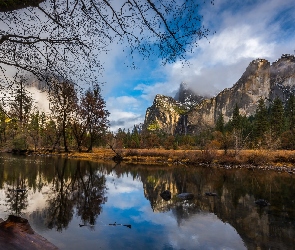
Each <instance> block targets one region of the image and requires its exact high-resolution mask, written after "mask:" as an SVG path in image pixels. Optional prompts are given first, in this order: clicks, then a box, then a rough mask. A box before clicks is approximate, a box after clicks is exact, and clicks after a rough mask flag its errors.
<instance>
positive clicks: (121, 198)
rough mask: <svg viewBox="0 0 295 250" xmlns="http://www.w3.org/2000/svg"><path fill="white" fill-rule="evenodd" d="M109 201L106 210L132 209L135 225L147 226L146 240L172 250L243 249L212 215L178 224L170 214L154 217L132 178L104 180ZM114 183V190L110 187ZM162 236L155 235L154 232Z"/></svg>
mask: <svg viewBox="0 0 295 250" xmlns="http://www.w3.org/2000/svg"><path fill="white" fill-rule="evenodd" d="M107 180H108V184H107V185H108V187H109V190H108V193H109V196H110V197H109V199H108V202H107V204H106V205H107V206H112V207H114V208H116V209H122V210H124V209H130V208H136V209H137V211H139V213H137V214H130V219H132V220H133V221H134V224H135V225H143V224H146V223H148V225H149V226H148V227H147V228H146V232H145V233H146V237H150V238H151V239H152V240H153V241H157V242H158V243H159V244H160V245H161V244H164V245H165V247H169V248H172V249H182V248H185V249H246V247H245V246H244V243H243V240H242V239H241V237H240V236H239V235H238V233H237V232H236V230H235V229H234V228H233V227H232V226H231V225H230V224H227V223H223V222H222V221H221V220H220V219H219V218H218V217H217V216H216V215H215V214H211V213H197V214H193V215H191V216H190V217H189V218H187V219H183V220H181V222H180V224H179V225H178V222H177V218H176V217H175V214H173V212H172V211H169V212H166V213H154V212H153V210H152V208H151V206H150V203H149V202H148V201H147V200H146V199H145V198H144V197H143V192H144V191H143V186H142V183H141V182H140V181H138V180H133V178H132V176H129V177H127V176H124V177H122V178H120V179H116V178H114V177H113V176H107ZM113 182H115V183H116V188H115V186H114V185H113ZM158 227H159V228H161V229H160V231H161V232H163V233H161V235H158V234H157V232H156V228H158ZM160 242H161V243H160Z"/></svg>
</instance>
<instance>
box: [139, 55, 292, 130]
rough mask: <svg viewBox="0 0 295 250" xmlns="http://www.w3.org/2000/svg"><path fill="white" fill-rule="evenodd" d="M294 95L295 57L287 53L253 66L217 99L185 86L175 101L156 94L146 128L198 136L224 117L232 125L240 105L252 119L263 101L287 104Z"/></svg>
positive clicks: (260, 60) (242, 113)
mask: <svg viewBox="0 0 295 250" xmlns="http://www.w3.org/2000/svg"><path fill="white" fill-rule="evenodd" d="M294 93H295V57H294V55H291V54H283V55H282V56H281V58H279V59H278V60H276V61H275V62H273V63H272V64H270V62H269V61H268V60H266V59H260V58H258V59H255V60H253V61H251V62H250V63H249V65H248V67H247V68H246V70H245V72H244V73H243V74H242V76H241V77H240V79H239V80H238V81H237V82H236V83H235V84H234V85H233V86H232V87H231V88H225V89H223V90H222V91H220V92H219V93H218V94H217V95H216V96H214V97H211V98H207V97H204V96H200V95H198V94H196V93H194V92H193V91H192V90H191V89H189V88H188V87H187V86H186V85H185V84H184V83H181V84H180V88H179V94H178V96H175V97H174V98H172V97H167V96H164V95H156V97H155V99H154V102H153V105H152V106H151V107H149V108H148V109H147V111H146V115H145V121H144V124H143V128H145V129H150V128H153V129H160V130H162V131H163V132H166V133H169V134H176V133H180V134H183V133H185V134H186V133H189V134H197V133H199V132H200V131H201V130H202V129H204V128H212V127H214V126H215V123H216V121H217V119H218V117H219V116H220V115H221V114H222V115H223V117H224V121H225V122H228V121H229V120H230V119H231V116H232V113H233V110H234V108H235V106H236V105H237V106H238V108H239V111H240V114H241V115H246V116H250V115H253V114H254V113H255V111H256V108H257V103H258V100H259V99H260V98H263V99H265V100H266V104H267V105H269V103H271V102H272V101H273V100H274V99H275V98H276V97H278V98H280V99H281V100H282V102H283V103H285V102H286V101H287V100H288V98H289V96H290V95H291V94H294ZM175 99H177V100H175ZM151 124H152V125H153V126H151ZM153 129H151V130H153Z"/></svg>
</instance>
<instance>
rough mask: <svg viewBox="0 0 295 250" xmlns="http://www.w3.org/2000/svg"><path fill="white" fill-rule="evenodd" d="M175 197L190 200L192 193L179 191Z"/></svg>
mask: <svg viewBox="0 0 295 250" xmlns="http://www.w3.org/2000/svg"><path fill="white" fill-rule="evenodd" d="M177 198H179V199H182V200H192V199H193V198H194V195H193V194H192V193H181V194H178V195H177Z"/></svg>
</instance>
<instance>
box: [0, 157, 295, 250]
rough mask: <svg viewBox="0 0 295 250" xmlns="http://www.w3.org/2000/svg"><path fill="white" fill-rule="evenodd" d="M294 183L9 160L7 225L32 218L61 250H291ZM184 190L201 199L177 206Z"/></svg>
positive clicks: (1, 162) (1, 211)
mask: <svg viewBox="0 0 295 250" xmlns="http://www.w3.org/2000/svg"><path fill="white" fill-rule="evenodd" d="M294 178H295V176H293V175H291V174H288V173H275V172H270V171H269V172H266V171H249V170H241V169H240V170H225V169H212V168H205V167H194V168H192V167H185V166H183V167H154V166H138V165H128V166H127V165H117V166H116V165H115V164H112V163H110V164H106V163H103V164H101V163H93V162H88V161H78V160H74V159H61V158H51V157H33V156H32V157H20V156H13V155H7V154H2V155H0V188H1V189H0V199H1V200H0V217H1V218H3V219H6V218H7V217H8V215H9V214H17V215H21V216H22V217H25V218H27V219H28V220H29V222H30V224H31V226H32V227H33V229H34V230H35V231H36V232H38V233H39V234H41V235H42V236H44V237H45V238H47V239H48V240H49V241H51V242H52V243H54V244H55V245H56V246H57V247H58V248H60V249H71V250H73V249H141V250H143V249H214V250H215V249H293V248H294V247H295V203H294V201H295V196H294V195H295V181H294ZM16 188H21V189H25V190H26V191H25V192H15V189H16ZM164 190H170V191H171V193H172V199H171V200H169V201H165V200H163V199H162V198H161V196H160V193H161V192H163V191H164ZM183 192H190V193H193V194H194V199H192V200H188V201H184V200H179V199H177V198H176V195H177V194H179V193H183ZM206 192H214V193H216V194H217V196H206V195H205V193H206ZM257 199H265V200H267V201H268V202H269V203H270V206H266V207H260V206H258V205H256V204H255V200H257Z"/></svg>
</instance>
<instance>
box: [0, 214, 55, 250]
mask: <svg viewBox="0 0 295 250" xmlns="http://www.w3.org/2000/svg"><path fill="white" fill-rule="evenodd" d="M0 249H16V250H17V249H19V250H21V249H22V250H25V249H28V250H39V249H40V250H41V249H48V250H49V249H50V250H51V249H58V248H57V247H56V246H54V245H53V244H52V243H50V242H49V241H47V240H46V239H45V238H43V237H42V236H41V235H39V234H37V233H35V232H34V230H33V229H32V228H31V226H30V224H29V222H28V220H27V219H24V218H21V217H18V216H14V215H10V216H9V217H8V219H7V220H6V221H3V220H2V222H1V223H0Z"/></svg>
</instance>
